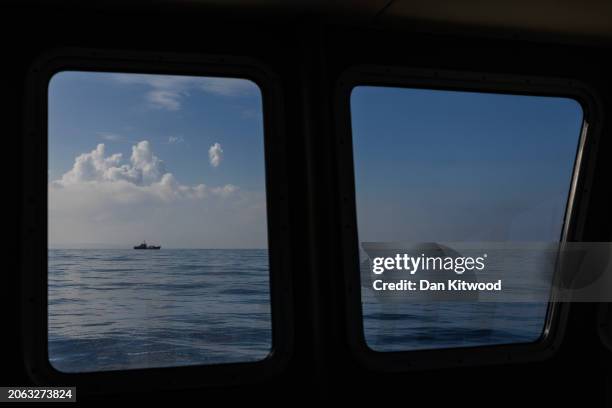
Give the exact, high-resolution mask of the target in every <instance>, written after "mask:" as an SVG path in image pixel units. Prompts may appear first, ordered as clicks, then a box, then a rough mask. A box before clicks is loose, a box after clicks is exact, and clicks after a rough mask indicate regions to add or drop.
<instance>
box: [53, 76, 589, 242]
mask: <svg viewBox="0 0 612 408" xmlns="http://www.w3.org/2000/svg"><path fill="white" fill-rule="evenodd" d="M261 111H262V106H261V94H260V91H259V89H258V87H257V86H256V85H255V84H254V83H252V82H250V81H246V80H242V79H230V78H196V77H179V76H161V75H139V74H114V73H91V72H89V73H86V72H63V73H59V74H57V75H56V76H54V77H53V78H52V80H51V82H50V85H49V245H50V247H81V246H84V247H129V246H130V245H132V244H134V243H138V242H140V241H141V240H142V239H147V240H148V241H153V242H154V243H159V244H162V245H163V246H164V247H181V248H265V247H267V234H266V212H265V177H264V152H263V123H262V112H261ZM351 112H352V128H353V143H354V157H355V175H356V192H357V211H358V225H359V234H360V240H361V241H438V242H439V241H487V240H488V241H507V240H510V241H514V240H518V241H525V240H535V241H550V240H557V239H558V237H559V234H560V232H561V227H562V222H563V215H564V211H565V204H566V198H567V194H568V191H569V185H570V179H571V174H572V169H573V164H574V157H575V154H576V148H577V145H578V139H579V136H580V128H581V125H582V110H581V107H580V105H579V104H578V103H577V102H575V101H574V100H571V99H568V98H553V97H535V96H519V95H497V94H484V93H468V92H451V91H432V90H418V89H399V88H390V87H357V88H356V89H355V90H354V91H353V93H352V96H351ZM213 150H214V151H213ZM119 154H120V156H119ZM213 156H214V158H213Z"/></svg>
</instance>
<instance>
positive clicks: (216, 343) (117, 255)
mask: <svg viewBox="0 0 612 408" xmlns="http://www.w3.org/2000/svg"><path fill="white" fill-rule="evenodd" d="M48 262H49V359H50V361H51V364H52V365H53V366H54V367H55V368H56V369H58V370H61V371H65V372H82V371H98V370H113V369H127V368H144V367H164V366H177V365H192V364H215V363H228V362H239V361H240V362H242V361H256V360H261V359H264V358H265V357H266V356H267V355H268V353H269V352H270V349H271V344H272V329H271V315H270V300H269V299H270V295H269V280H268V276H269V273H268V253H267V251H266V250H187V249H185V250H179V249H161V250H149V251H142V250H141V251H137V250H133V249H129V250H49V261H48Z"/></svg>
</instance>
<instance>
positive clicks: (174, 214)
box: [48, 140, 267, 248]
mask: <svg viewBox="0 0 612 408" xmlns="http://www.w3.org/2000/svg"><path fill="white" fill-rule="evenodd" d="M48 187H49V188H48V192H49V196H48V209H49V237H48V239H49V246H50V247H52V248H58V247H60V248H61V247H64V248H82V247H84V246H87V245H89V246H92V247H100V245H102V247H109V246H110V247H115V246H116V247H121V248H131V246H132V245H134V244H135V243H139V242H141V241H142V240H143V239H145V238H146V239H147V240H150V241H152V242H156V243H159V244H162V245H163V247H164V248H167V247H175V248H176V247H178V248H265V247H266V246H267V227H266V197H265V192H264V191H245V190H242V189H239V188H238V187H236V186H235V185H233V184H226V185H220V186H210V187H209V186H207V185H205V184H196V185H188V184H185V183H181V182H180V181H179V180H177V178H176V177H175V176H174V175H173V174H172V173H170V172H168V171H167V169H166V165H165V164H164V162H163V160H161V159H160V158H159V157H158V156H157V155H156V154H155V153H154V151H153V150H152V147H151V144H150V143H149V142H148V141H146V140H143V141H141V142H138V143H136V144H135V145H134V146H133V147H132V151H131V155H130V157H129V158H124V157H122V155H121V154H120V153H109V152H107V148H106V146H105V145H104V144H99V145H98V146H96V148H95V149H93V150H91V151H90V152H86V153H83V154H81V155H79V156H78V157H76V158H75V160H74V165H73V166H72V168H71V169H70V170H68V171H67V172H66V173H64V175H63V176H61V177H60V178H59V179H57V180H55V181H52V182H50V183H49V186H48Z"/></svg>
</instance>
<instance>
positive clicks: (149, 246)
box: [134, 241, 161, 249]
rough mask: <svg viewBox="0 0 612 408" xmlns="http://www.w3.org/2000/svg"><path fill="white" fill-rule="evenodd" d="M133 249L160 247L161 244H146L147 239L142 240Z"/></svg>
mask: <svg viewBox="0 0 612 408" xmlns="http://www.w3.org/2000/svg"><path fill="white" fill-rule="evenodd" d="M134 249H161V245H159V246H155V245H147V241H142V244H140V245H137V246H135V247H134Z"/></svg>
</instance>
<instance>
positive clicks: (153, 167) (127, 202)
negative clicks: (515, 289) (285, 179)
mask: <svg viewBox="0 0 612 408" xmlns="http://www.w3.org/2000/svg"><path fill="white" fill-rule="evenodd" d="M143 142H144V143H143ZM100 144H103V147H102V148H99V147H98V146H99V145H100ZM213 146H215V147H214V148H213ZM136 147H137V148H138V149H137V152H135V151H134V150H133V149H135V148H136ZM211 149H213V150H214V155H215V159H214V160H213V158H212V157H211V156H210V154H213V152H211ZM263 149H264V146H263V123H262V106H261V94H260V90H259V88H258V87H257V85H255V84H254V83H253V82H251V81H248V80H243V79H231V78H197V77H179V76H162V75H137V74H115V73H91V72H62V73H59V74H57V75H55V76H54V77H53V78H52V80H51V82H50V84H49V182H50V184H49V186H50V187H49V242H50V246H51V247H53V246H57V247H66V246H70V247H74V246H81V245H82V246H86V247H89V246H94V247H95V246H102V247H106V246H112V247H114V246H119V247H123V246H126V245H128V244H132V243H134V242H135V241H137V242H140V241H141V240H142V239H148V240H150V241H153V240H158V241H159V243H161V244H162V245H164V246H166V247H195V248H199V247H205V248H209V247H210V248H219V247H221V248H226V247H227V248H234V247H256V248H265V247H266V246H267V238H266V232H265V230H266V217H265V173H264V150H263ZM135 153H137V154H138V156H133V155H134V154H135ZM116 154H121V157H120V158H118V157H119V156H113V155H116ZM79 157H80V158H79ZM77 158H78V159H77ZM166 174H170V175H171V176H164V175H166ZM164 177H165V178H164ZM248 232H250V234H249V233H248ZM245 234H246V235H245Z"/></svg>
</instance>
